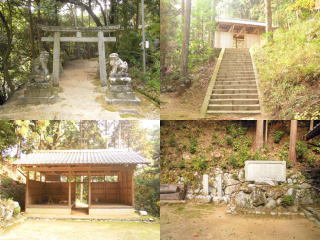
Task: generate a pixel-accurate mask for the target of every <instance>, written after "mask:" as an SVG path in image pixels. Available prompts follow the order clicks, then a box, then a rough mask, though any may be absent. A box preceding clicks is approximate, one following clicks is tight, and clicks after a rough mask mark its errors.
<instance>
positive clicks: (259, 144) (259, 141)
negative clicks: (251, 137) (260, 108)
mask: <svg viewBox="0 0 320 240" xmlns="http://www.w3.org/2000/svg"><path fill="white" fill-rule="evenodd" d="M261 148H263V120H257V127H256V141H255V150H256V151H259V150H260V149H261Z"/></svg>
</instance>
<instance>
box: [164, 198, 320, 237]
mask: <svg viewBox="0 0 320 240" xmlns="http://www.w3.org/2000/svg"><path fill="white" fill-rule="evenodd" d="M225 210H226V208H225V207H214V206H213V205H198V206H195V205H189V204H187V205H173V206H168V205H165V206H161V239H162V240H173V239H174V240H179V239H181V240H188V239H199V240H200V239H201V240H203V239H208V240H215V239H217V240H220V239H224V240H239V239H246V240H270V239H275V240H289V239H290V240H292V239H295V240H306V239H308V240H316V239H320V227H318V226H316V225H315V224H313V223H312V222H310V221H309V220H307V219H305V218H302V217H301V218H276V217H248V216H238V215H236V216H234V215H228V214H226V213H225Z"/></svg>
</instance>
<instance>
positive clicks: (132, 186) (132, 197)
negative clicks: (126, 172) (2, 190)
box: [131, 170, 134, 206]
mask: <svg viewBox="0 0 320 240" xmlns="http://www.w3.org/2000/svg"><path fill="white" fill-rule="evenodd" d="M131 205H132V206H134V171H133V170H132V171H131Z"/></svg>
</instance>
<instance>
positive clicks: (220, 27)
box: [214, 18, 266, 48]
mask: <svg viewBox="0 0 320 240" xmlns="http://www.w3.org/2000/svg"><path fill="white" fill-rule="evenodd" d="M216 22H217V27H216V31H215V42H214V47H216V48H250V47H252V46H254V45H257V46H260V45H261V41H262V34H263V33H265V28H266V23H263V22H258V21H253V20H244V19H228V18H216Z"/></svg>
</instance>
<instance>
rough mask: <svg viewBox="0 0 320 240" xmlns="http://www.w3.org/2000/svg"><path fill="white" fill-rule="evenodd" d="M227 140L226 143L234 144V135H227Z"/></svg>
mask: <svg viewBox="0 0 320 240" xmlns="http://www.w3.org/2000/svg"><path fill="white" fill-rule="evenodd" d="M225 140H226V143H227V144H228V145H229V146H232V144H233V137H231V136H225Z"/></svg>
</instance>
